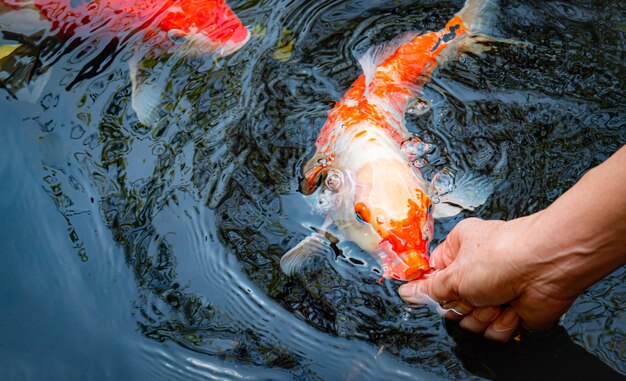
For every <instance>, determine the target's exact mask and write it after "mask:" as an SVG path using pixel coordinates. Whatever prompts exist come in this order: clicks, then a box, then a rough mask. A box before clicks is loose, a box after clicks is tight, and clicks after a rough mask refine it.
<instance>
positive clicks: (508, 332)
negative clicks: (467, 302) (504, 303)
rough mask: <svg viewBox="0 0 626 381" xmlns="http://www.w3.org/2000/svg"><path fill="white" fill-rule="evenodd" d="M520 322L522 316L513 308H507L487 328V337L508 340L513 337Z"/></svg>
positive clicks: (502, 340)
mask: <svg viewBox="0 0 626 381" xmlns="http://www.w3.org/2000/svg"><path fill="white" fill-rule="evenodd" d="M519 324H520V318H519V316H518V315H517V312H515V310H514V309H512V308H507V309H506V310H504V312H503V313H502V314H501V315H500V316H498V318H497V319H496V320H495V321H494V322H493V323H491V324H490V325H489V326H488V327H487V329H486V330H485V337H486V338H487V339H489V340H494V341H500V342H507V341H509V340H510V339H511V337H512V336H513V334H514V333H515V331H516V330H517V328H518V327H519Z"/></svg>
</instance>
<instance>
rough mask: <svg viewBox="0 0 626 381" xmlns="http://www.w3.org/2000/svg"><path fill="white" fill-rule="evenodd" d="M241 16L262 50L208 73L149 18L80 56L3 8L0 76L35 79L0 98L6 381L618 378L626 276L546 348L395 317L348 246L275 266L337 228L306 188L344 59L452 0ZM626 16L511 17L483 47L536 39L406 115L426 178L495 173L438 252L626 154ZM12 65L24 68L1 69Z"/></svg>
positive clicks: (449, 222) (447, 81)
mask: <svg viewBox="0 0 626 381" xmlns="http://www.w3.org/2000/svg"><path fill="white" fill-rule="evenodd" d="M229 5H230V6H231V7H232V9H233V12H234V13H236V14H237V16H238V17H239V18H240V19H241V22H242V24H243V25H249V30H250V33H251V38H250V39H249V40H248V42H247V43H246V44H245V46H243V47H242V48H241V49H239V50H238V51H236V52H234V53H233V54H231V55H229V56H227V57H221V58H218V59H216V58H215V57H214V56H213V54H209V55H189V56H187V55H175V52H173V51H172V52H169V51H168V53H167V54H162V55H155V56H149V54H147V53H149V52H150V51H151V50H154V51H158V48H155V47H153V46H152V45H150V41H152V40H150V39H149V40H148V41H144V39H143V38H144V37H143V32H141V31H143V30H146V29H152V28H155V27H157V25H158V20H159V17H158V16H157V17H156V18H154V19H153V21H151V22H150V23H149V25H146V26H145V27H142V28H139V29H138V28H137V27H139V26H140V25H137V26H136V27H135V28H131V29H129V30H125V31H124V32H123V33H122V34H120V35H119V36H112V35H106V34H105V35H98V34H95V33H89V34H85V35H81V36H79V37H76V38H70V39H69V40H68V39H66V38H59V37H58V35H57V33H56V32H55V31H52V30H51V29H50V26H49V22H48V21H45V20H44V21H45V23H46V25H47V26H45V28H44V29H43V31H42V30H34V31H33V30H32V28H31V29H28V28H27V27H26V24H25V23H20V24H19V25H20V26H21V27H23V30H22V31H21V32H20V30H17V29H15V30H13V31H11V30H10V29H7V28H9V26H10V25H9V24H7V23H5V21H4V20H8V21H12V20H14V19H13V18H12V16H14V15H15V14H14V13H11V12H15V10H11V11H6V10H3V13H2V17H0V27H1V29H0V30H1V31H2V43H3V44H4V45H7V46H9V45H14V46H15V45H17V44H22V45H20V47H18V48H15V49H14V50H13V51H10V52H8V55H7V57H5V59H3V64H2V71H1V72H0V79H2V81H3V82H2V83H3V84H7V83H8V82H6V80H5V79H6V78H7V77H8V74H9V73H10V72H11V71H10V68H11V67H18V66H19V68H21V69H20V70H23V71H22V72H21V73H22V74H23V75H24V77H20V75H19V74H18V75H17V77H14V78H18V77H19V78H21V79H22V80H23V82H22V83H21V84H19V85H17V82H11V83H15V84H16V87H13V88H11V87H10V85H5V86H6V88H5V89H3V90H0V91H3V93H2V98H1V100H0V115H1V116H2V120H3V124H4V126H5V128H2V129H0V141H1V142H2V143H1V144H2V152H3V160H2V161H0V176H2V179H3V182H2V194H3V196H4V197H2V198H0V213H1V215H2V216H3V219H2V220H3V226H2V229H0V250H1V252H2V259H3V263H2V266H0V282H1V285H2V288H1V290H2V291H1V292H0V303H1V305H2V309H3V314H1V315H0V327H2V328H3V332H5V334H4V336H3V340H2V343H0V359H1V360H0V367H1V368H2V369H3V377H4V378H6V379H15V380H17V379H20V380H23V379H40V378H45V379H51V380H56V379H59V380H61V379H68V378H77V379H85V378H87V379H90V378H99V379H148V378H149V379H168V380H171V379H181V380H182V379H185V380H189V379H206V378H217V379H241V378H247V379H304V380H309V379H310V380H317V379H363V380H376V379H381V378H391V377H393V378H394V379H439V378H445V379H482V378H489V379H494V378H495V379H497V378H505V379H506V378H507V377H513V378H514V377H516V375H526V376H528V377H534V378H538V379H541V377H542V376H545V375H547V374H550V375H555V377H557V378H558V377H559V376H561V375H567V376H568V377H569V376H572V377H573V378H575V377H577V376H580V377H583V376H588V375H589V374H592V375H597V376H598V377H599V378H600V377H606V378H620V377H623V375H624V374H626V358H625V357H624V353H626V351H625V349H624V342H626V340H625V339H626V337H625V335H624V332H625V328H626V327H625V321H624V320H625V319H624V311H625V309H624V305H625V303H624V300H625V298H626V282H624V280H626V271H625V270H624V269H620V270H618V271H616V272H615V273H613V274H612V275H611V276H609V277H607V278H606V279H604V280H603V281H602V282H600V283H598V284H597V285H595V286H594V287H592V288H591V289H589V290H588V291H587V292H586V293H585V294H583V295H581V297H580V298H579V299H578V300H577V302H576V303H575V304H574V306H573V307H572V308H571V309H570V311H569V312H568V313H567V314H566V315H565V316H564V317H563V319H562V320H561V322H560V325H561V328H558V329H559V331H557V332H556V333H555V334H550V335H546V336H545V337H541V338H537V337H530V338H528V337H526V338H524V337H523V338H522V341H521V342H513V343H510V344H507V345H501V346H492V344H490V343H485V342H483V341H481V339H479V338H477V337H475V336H471V335H467V334H466V333H464V332H461V331H455V330H454V327H453V326H450V325H449V324H444V322H443V321H442V320H441V319H440V318H439V317H438V316H436V315H435V314H432V313H431V312H430V311H429V310H428V309H427V308H407V307H405V305H404V303H403V302H402V301H401V300H400V298H399V297H398V296H397V292H396V290H397V287H398V285H399V283H398V282H396V281H394V280H391V279H388V280H385V281H384V282H382V283H381V284H379V283H378V282H377V281H378V278H379V277H380V275H382V271H381V268H380V267H379V264H378V263H376V262H375V261H374V260H373V258H372V257H371V256H370V255H369V254H368V253H366V252H364V251H363V250H362V249H361V248H360V247H359V246H357V245H356V244H354V243H353V242H350V241H347V240H337V241H331V248H332V250H333V253H334V256H331V257H330V258H321V257H315V258H311V261H310V262H307V264H306V268H307V271H302V272H299V273H297V274H295V275H294V276H292V277H287V276H285V274H284V273H283V272H282V271H281V270H280V264H279V262H280V258H281V256H282V255H283V254H284V253H285V252H287V251H288V250H289V249H290V248H292V247H294V246H296V245H297V244H298V242H300V241H301V240H302V239H303V238H305V237H307V236H309V235H310V234H311V233H312V232H314V231H315V229H318V228H319V227H320V226H323V224H324V221H325V216H324V215H321V214H320V213H318V212H317V211H316V209H315V205H314V204H313V203H312V202H311V201H310V200H309V199H307V198H306V197H304V196H303V195H302V194H301V193H300V192H299V191H298V186H299V184H298V177H299V173H300V171H301V168H302V167H303V166H304V164H305V161H306V160H307V159H309V158H310V157H312V156H314V152H313V147H314V145H315V144H314V143H315V140H316V138H317V134H318V132H319V130H320V127H321V126H322V125H323V124H324V123H325V121H326V119H327V114H328V111H329V110H330V109H331V108H332V105H333V104H335V103H336V102H337V101H339V100H340V99H341V97H342V94H344V93H345V92H346V91H347V90H348V89H349V88H350V86H351V84H352V83H353V81H354V78H356V77H358V75H359V74H360V69H359V67H358V63H357V59H356V58H355V57H360V56H362V55H363V54H364V53H365V52H366V51H367V50H368V49H369V48H370V47H372V46H377V45H379V44H380V43H383V42H385V41H390V40H392V39H393V38H394V37H395V36H398V35H400V34H402V33H404V32H409V31H416V30H439V29H440V28H441V26H442V25H445V24H446V22H447V21H448V20H450V19H451V18H452V16H453V15H454V14H455V13H456V12H458V10H459V9H461V7H462V6H463V2H462V1H429V2H424V1H398V2H393V3H391V2H386V1H382V0H381V1H371V2H362V1H338V0H337V1H319V2H318V1H316V2H309V1H292V0H290V1H277V0H266V1H256V0H252V1H235V0H233V1H229ZM624 6H625V5H624V4H622V3H621V2H609V1H598V2H593V3H589V2H584V1H573V2H568V3H564V2H559V1H545V2H543V1H542V2H535V1H527V0H524V1H522V0H516V1H502V2H500V5H499V9H498V12H499V14H500V15H501V19H498V20H497V22H496V23H494V25H493V31H492V33H490V35H492V36H494V37H503V38H511V39H515V40H520V41H527V42H528V44H529V46H528V47H526V48H523V47H520V46H516V45H507V44H498V45H497V48H498V49H497V50H495V51H492V52H489V53H488V54H484V55H482V56H477V55H474V54H471V53H469V54H461V55H460V56H459V58H458V59H455V60H451V61H450V62H449V64H448V65H445V66H442V67H439V68H438V69H437V70H436V71H435V72H433V73H432V76H431V79H430V81H429V82H428V83H426V84H425V85H424V87H423V89H422V93H421V98H422V100H423V101H424V102H425V103H427V104H429V105H430V107H429V109H428V110H427V112H418V111H416V112H411V111H410V110H409V111H408V112H407V114H406V116H405V118H406V121H405V123H406V128H407V130H408V131H409V132H410V133H411V134H412V135H417V136H419V137H420V139H421V140H422V141H427V142H430V143H432V146H431V147H432V149H431V150H430V151H429V153H428V154H427V155H426V160H425V163H424V167H422V168H420V170H421V172H422V174H423V176H424V178H425V179H426V180H432V178H433V177H434V175H435V174H436V173H438V172H439V171H441V170H442V169H443V168H445V167H449V168H455V169H459V170H462V171H467V172H472V173H481V174H483V175H484V176H487V177H488V178H490V179H492V180H493V192H492V193H491V196H490V197H489V198H488V199H487V200H486V202H485V203H484V204H483V205H482V206H480V207H477V208H476V209H475V210H474V211H472V212H468V211H465V210H464V211H462V212H461V213H460V214H458V215H456V216H454V217H450V218H442V219H439V220H437V221H435V232H434V235H433V238H432V242H433V244H436V243H437V242H439V241H441V240H442V238H443V237H445V235H446V233H447V232H449V231H450V230H451V229H452V227H453V226H455V224H456V223H457V222H458V221H459V220H460V219H462V218H465V217H468V216H469V215H476V216H479V217H482V218H493V219H512V218H515V217H517V216H521V215H526V214H529V213H533V212H535V211H537V210H540V209H542V208H544V207H545V206H547V205H548V204H549V203H551V202H552V201H553V200H554V199H556V198H557V197H558V196H559V195H560V194H561V193H563V192H564V191H565V190H566V189H568V188H569V187H570V186H571V185H572V184H573V183H575V182H576V180H577V179H578V178H580V176H582V174H583V173H584V172H585V171H587V170H588V169H590V168H592V167H593V166H595V165H597V164H599V163H600V162H602V161H603V160H605V159H606V157H607V156H608V155H610V154H611V153H613V152H615V151H616V150H617V149H618V148H619V147H621V146H622V145H623V144H624V143H626V131H625V130H626V129H625V126H626V123H625V121H626V116H625V113H624V110H625V108H624V105H625V104H626V99H625V96H624V94H625V92H624V88H623V82H622V81H621V78H622V74H621V73H623V70H624V61H623V59H622V57H623V55H624V49H625V46H626V37H625V35H624V33H623V31H622V29H621V25H623V24H624V22H626V20H625V19H624V14H625V12H624V10H625V9H624ZM5 16H6V17H5ZM114 21H115V20H111V22H114ZM107 25H108V24H107ZM131 30H137V32H135V33H134V34H132V35H131V34H130V33H131V32H130V31H131ZM140 32H141V33H140ZM116 37H117V38H118V39H119V40H118V41H119V42H112V41H115V38H116ZM121 42H125V43H121ZM7 49H10V48H7ZM7 51H8V50H7ZM142 52H145V53H146V55H147V56H148V57H149V59H147V61H145V63H144V64H142V65H141V71H142V73H141V75H142V76H144V77H146V78H147V77H150V78H160V80H161V81H162V82H163V83H164V84H165V85H164V86H160V88H162V93H161V96H160V101H159V102H160V105H159V107H157V109H159V110H160V112H158V113H157V115H156V116H155V117H154V121H153V122H151V123H147V124H146V123H143V122H142V121H141V118H140V116H139V115H138V113H137V112H136V111H135V110H134V109H133V101H132V98H133V97H132V94H133V90H132V83H131V81H129V76H130V69H129V68H130V64H129V62H130V61H131V58H132V57H133V56H142V54H138V53H142ZM11 59H16V60H19V61H20V62H19V65H16V66H4V65H5V64H4V62H7V63H8V62H10V61H6V60H11ZM32 63H35V65H32ZM35 68H39V69H36V70H35V71H34V72H32V71H31V72H29V71H28V70H33V69H35ZM26 69H28V70H26ZM15 73H17V71H15ZM30 73H32V75H31V74H30ZM45 76H49V78H48V79H47V80H46V81H42V82H41V85H40V86H39V87H37V88H36V90H37V91H33V90H35V87H34V86H33V85H34V84H36V83H37V81H38V80H39V79H40V78H43V77H45ZM18 88H19V89H24V91H25V93H24V94H26V92H27V91H26V90H28V91H30V92H29V94H30V97H26V96H24V97H22V96H21V94H18V92H19V90H18ZM36 93H38V94H36ZM16 94H17V95H16ZM16 98H17V99H16ZM27 98H28V99H27ZM420 107H421V106H420V104H416V105H415V107H414V109H415V110H417V109H419V108H420ZM409 108H411V107H409ZM565 331H566V332H567V334H566V335H565V333H564V332H565ZM534 343H539V344H537V345H535V344H534ZM535 354H536V355H537V356H535ZM538 359H541V362H538V361H539V360H538ZM550 359H554V361H552V362H550ZM537 364H542V366H541V367H539V366H537ZM546 364H549V365H546ZM579 365H580V367H579ZM605 365H606V366H605ZM548 366H549V367H550V369H549V371H548V370H546V368H547V367H548ZM583 367H587V368H585V369H591V370H590V371H589V372H588V373H586V372H584V371H583V370H584V369H581V368H583ZM608 367H610V369H609V368H608ZM572 369H581V371H580V372H579V373H578V374H576V373H574V372H572V371H571V370H572Z"/></svg>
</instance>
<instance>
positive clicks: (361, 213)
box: [354, 202, 370, 224]
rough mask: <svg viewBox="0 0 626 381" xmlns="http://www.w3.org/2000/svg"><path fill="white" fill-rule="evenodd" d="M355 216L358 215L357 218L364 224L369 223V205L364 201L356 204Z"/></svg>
mask: <svg viewBox="0 0 626 381" xmlns="http://www.w3.org/2000/svg"><path fill="white" fill-rule="evenodd" d="M354 216H355V217H356V220H357V221H359V222H360V223H362V224H367V223H369V220H370V212H369V210H368V209H367V206H365V204H363V203H362V202H359V203H357V204H356V205H354Z"/></svg>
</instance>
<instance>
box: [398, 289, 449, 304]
mask: <svg viewBox="0 0 626 381" xmlns="http://www.w3.org/2000/svg"><path fill="white" fill-rule="evenodd" d="M398 295H400V297H401V298H402V299H404V301H405V302H407V303H412V304H427V305H429V306H433V307H434V306H438V305H439V304H438V303H437V302H435V301H434V300H433V299H432V298H431V297H430V296H428V295H426V294H424V293H423V292H421V291H420V289H419V287H418V285H417V283H407V284H404V285H402V286H400V288H399V289H398Z"/></svg>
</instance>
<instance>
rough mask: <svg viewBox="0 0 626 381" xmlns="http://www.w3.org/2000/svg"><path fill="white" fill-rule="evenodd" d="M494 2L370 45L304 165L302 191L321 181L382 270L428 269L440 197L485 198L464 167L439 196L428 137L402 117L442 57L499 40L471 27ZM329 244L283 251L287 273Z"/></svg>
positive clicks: (446, 210) (347, 227)
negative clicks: (422, 163) (426, 170)
mask: <svg viewBox="0 0 626 381" xmlns="http://www.w3.org/2000/svg"><path fill="white" fill-rule="evenodd" d="M491 6H492V3H491V1H489V0H467V1H466V3H465V6H464V7H463V9H462V10H461V11H460V12H459V13H457V14H456V15H455V16H454V17H453V18H452V19H451V20H450V21H449V22H448V23H447V25H446V26H445V28H444V29H442V30H440V31H438V32H429V33H425V34H421V35H415V34H413V35H405V36H401V37H398V38H397V39H396V40H394V41H392V42H390V43H387V44H384V45H381V46H376V47H374V48H372V49H370V50H369V51H368V52H367V53H366V54H365V55H364V56H363V57H361V58H360V60H359V63H360V65H361V67H362V69H363V74H362V75H360V76H359V77H358V78H357V80H356V81H355V82H354V83H353V84H352V86H351V88H350V89H349V90H348V91H347V93H346V94H345V96H344V97H343V98H342V99H341V101H340V102H338V103H337V104H335V106H334V108H333V109H332V110H330V111H329V113H328V119H327V121H326V123H325V124H324V126H323V127H322V129H321V131H320V134H319V137H318V139H317V142H316V148H317V152H316V154H315V155H314V156H313V158H312V159H310V160H309V161H308V163H307V164H306V165H305V168H304V178H303V180H302V182H301V184H300V185H301V191H302V193H304V194H305V195H311V194H313V193H314V192H316V191H317V200H318V204H317V205H318V207H319V209H321V210H322V211H324V212H327V213H329V215H330V217H331V219H332V222H333V223H334V224H335V225H336V226H337V227H338V229H339V231H340V234H341V235H342V236H344V237H345V238H347V239H348V240H351V241H353V242H355V243H357V244H358V245H359V246H360V247H361V248H362V249H364V250H365V251H368V252H369V253H371V254H373V255H375V256H376V257H377V258H378V260H379V261H380V263H381V264H382V267H383V270H384V277H385V278H394V279H398V280H402V281H408V280H413V279H417V278H420V277H421V276H423V275H424V274H426V273H428V272H429V271H430V269H431V267H430V265H429V255H428V244H429V242H430V240H431V238H432V231H433V204H434V203H435V202H439V203H438V204H437V206H436V208H435V217H439V216H450V215H454V214H456V213H458V212H460V211H461V210H462V209H472V208H474V207H476V206H478V205H481V204H483V203H484V202H485V200H486V198H487V197H488V195H489V194H490V193H491V187H490V185H489V184H488V183H486V182H485V181H484V180H480V179H479V178H478V177H472V176H465V177H462V178H461V179H458V180H457V183H456V185H455V186H456V188H455V189H454V190H453V191H452V192H450V193H448V194H439V195H437V198H440V200H434V199H433V198H434V197H435V191H434V187H433V184H430V183H428V182H427V181H426V180H424V178H423V176H422V174H421V172H420V170H419V169H418V168H417V167H416V165H413V164H412V161H413V160H415V159H416V158H418V157H419V156H421V155H423V154H424V153H426V152H428V145H427V143H424V142H421V141H420V140H419V139H418V138H416V137H414V136H413V135H412V134H411V133H410V132H409V131H408V130H407V129H406V127H405V125H404V112H405V109H406V108H407V105H408V104H409V101H410V100H411V99H412V98H414V97H415V96H416V94H417V93H419V91H420V89H421V88H422V86H423V85H424V84H425V83H426V82H427V81H428V80H429V78H430V76H431V74H432V72H433V70H435V68H436V67H437V65H438V63H441V62H442V61H444V60H445V59H447V58H449V57H450V56H452V55H456V54H459V52H460V50H473V51H474V52H477V53H478V52H481V51H485V50H488V49H489V48H488V47H486V46H484V45H478V44H477V42H484V41H494V40H493V39H490V38H488V37H486V36H484V35H477V34H474V33H477V32H478V31H479V29H480V27H482V26H483V24H484V21H485V15H487V14H488V13H489V8H490V7H491ZM505 41H506V42H512V41H510V40H505ZM442 175H443V176H448V175H447V174H446V173H443V174H442ZM439 177H440V175H437V176H435V178H434V179H433V180H436V179H438V178H439ZM448 180H449V179H448ZM318 188H319V189H318ZM468 189H469V190H470V191H469V192H468ZM443 193H445V192H443ZM455 206H456V207H455ZM459 206H460V207H459ZM327 222H328V221H327ZM328 225H329V223H327V224H325V226H324V228H323V229H325V228H326V227H327V226H328ZM324 246H325V244H324V242H323V237H322V235H321V234H318V233H314V234H313V235H312V236H309V237H307V238H306V239H305V240H303V241H302V242H301V243H300V244H299V245H297V246H296V247H294V248H293V249H292V250H290V251H289V252H287V253H286V254H285V255H284V256H283V257H282V258H281V268H282V269H283V271H284V272H285V273H287V274H293V273H295V272H297V271H299V270H300V268H301V266H302V264H303V261H305V260H306V259H307V258H308V257H309V256H310V255H313V254H316V252H319V251H320V249H323V247H324ZM326 246H328V245H326Z"/></svg>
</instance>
